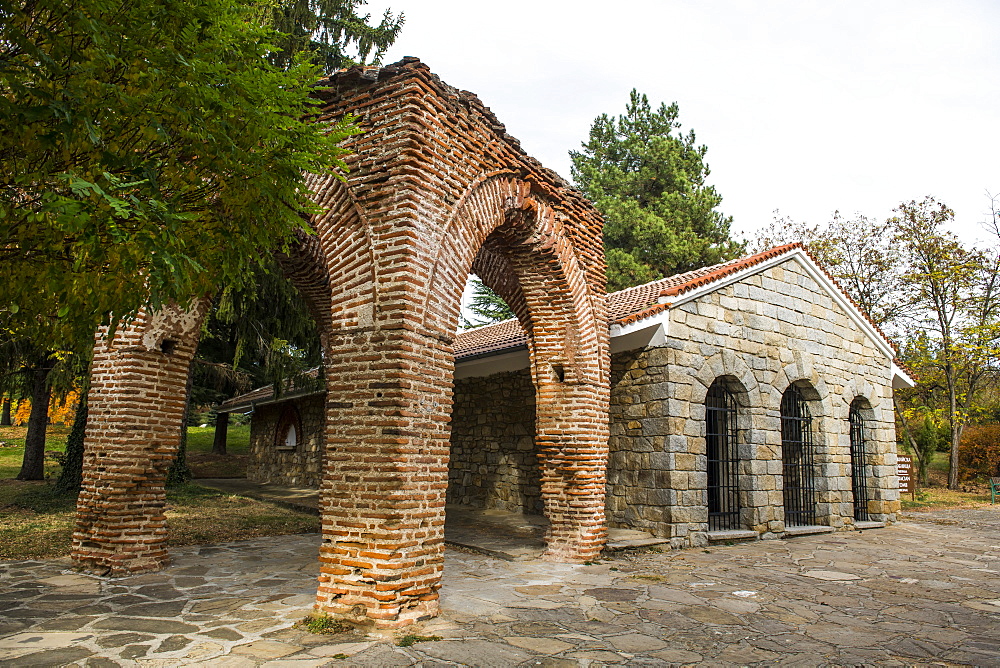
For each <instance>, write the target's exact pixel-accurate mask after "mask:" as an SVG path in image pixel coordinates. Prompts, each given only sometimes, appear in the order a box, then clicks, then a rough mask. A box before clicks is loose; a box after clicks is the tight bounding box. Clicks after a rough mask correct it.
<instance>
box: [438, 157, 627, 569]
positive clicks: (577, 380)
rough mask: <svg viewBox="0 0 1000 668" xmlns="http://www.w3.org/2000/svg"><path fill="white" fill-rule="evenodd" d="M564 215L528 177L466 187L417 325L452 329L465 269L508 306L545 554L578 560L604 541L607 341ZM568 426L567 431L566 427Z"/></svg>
mask: <svg viewBox="0 0 1000 668" xmlns="http://www.w3.org/2000/svg"><path fill="white" fill-rule="evenodd" d="M565 218H566V217H565V216H564V215H563V214H560V213H558V212H557V211H556V210H555V207H554V206H553V202H552V201H550V200H549V198H548V197H547V196H546V194H545V193H544V191H543V190H542V188H541V187H540V186H539V185H538V184H536V183H532V182H531V181H529V180H524V179H520V178H518V177H517V176H516V175H512V174H510V173H503V174H494V175H489V176H487V177H484V178H478V179H476V180H474V182H473V184H472V186H471V187H470V190H469V191H468V192H467V193H465V194H463V196H462V197H461V198H460V199H459V200H458V202H457V205H456V206H455V208H454V209H453V211H452V213H451V215H450V216H449V217H448V220H447V223H446V224H445V225H444V226H443V228H444V234H443V235H442V237H441V238H442V243H441V245H440V246H439V247H438V248H437V249H436V251H437V252H436V255H435V259H434V262H433V269H432V271H431V276H430V280H429V285H428V289H427V291H426V292H427V296H426V298H425V299H424V318H425V321H426V323H427V327H428V328H429V329H430V328H431V327H432V326H437V327H439V328H440V330H441V331H440V333H441V334H442V335H445V336H447V335H448V334H450V333H452V332H454V331H455V329H456V327H457V324H458V309H459V303H460V297H461V294H462V290H463V288H464V285H465V278H466V276H467V275H468V274H469V272H470V270H472V269H474V268H475V269H478V270H479V271H482V272H483V273H482V275H481V277H482V278H483V280H484V281H485V282H486V283H487V285H491V287H494V288H495V289H496V290H497V292H498V294H500V295H501V296H503V297H507V298H509V299H510V300H511V303H512V305H513V306H512V308H514V309H515V312H516V313H517V314H518V318H519V320H520V321H521V323H522V325H523V326H524V329H525V331H526V332H527V335H528V349H529V357H530V360H531V370H532V378H533V382H534V386H535V390H536V396H537V401H536V443H537V445H538V449H539V460H540V461H539V464H540V468H541V492H542V500H543V503H544V506H545V512H546V515H547V516H548V518H549V521H550V527H549V534H548V536H547V545H548V548H547V550H546V557H548V558H551V559H563V558H568V559H588V558H592V557H593V556H595V555H596V551H599V546H600V545H601V544H602V543H603V540H604V511H603V505H604V504H603V495H604V485H605V482H606V480H605V471H604V469H605V465H606V460H607V445H606V438H604V437H603V429H602V428H601V425H602V424H603V422H604V421H605V420H606V417H605V416H606V413H607V409H606V405H607V404H606V398H605V397H603V396H602V391H601V390H600V387H601V383H602V380H603V379H605V378H607V361H606V358H607V344H606V340H605V338H604V337H602V336H601V333H602V331H604V328H603V327H599V326H598V324H597V323H601V322H604V319H605V317H606V316H605V315H604V309H603V306H604V302H603V301H602V300H598V301H596V303H597V304H598V305H599V306H600V307H602V308H601V309H600V310H599V311H597V312H595V309H594V305H595V304H594V300H592V296H593V295H594V294H595V292H597V290H596V289H595V288H599V286H591V285H589V284H588V282H587V276H586V273H585V272H584V271H583V269H582V261H581V258H580V257H579V256H578V252H579V250H578V249H577V248H575V247H574V245H573V243H572V241H571V240H569V239H568V238H567V235H566V234H565V228H566V224H567V220H566V219H565ZM483 251H485V252H483ZM597 294H601V293H600V292H597ZM570 416H572V418H570ZM570 419H572V422H574V423H575V425H576V428H574V429H573V430H572V432H573V433H567V429H566V426H567V424H568V422H569V421H570ZM581 426H582V427H584V429H583V430H580V427H581ZM587 426H590V427H591V429H586V427H587ZM569 488H572V489H573V490H574V491H573V495H572V496H570V495H568V494H567V490H568V489H569Z"/></svg>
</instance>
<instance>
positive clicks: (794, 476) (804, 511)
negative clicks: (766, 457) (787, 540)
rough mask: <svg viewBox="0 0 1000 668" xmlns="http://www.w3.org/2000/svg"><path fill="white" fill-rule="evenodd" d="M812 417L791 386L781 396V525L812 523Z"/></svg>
mask: <svg viewBox="0 0 1000 668" xmlns="http://www.w3.org/2000/svg"><path fill="white" fill-rule="evenodd" d="M815 450H816V448H815V446H814V444H813V433H812V415H811V414H810V412H809V405H808V403H806V400H805V397H803V396H802V391H801V390H800V389H799V388H798V387H796V386H794V385H792V386H791V387H789V388H788V389H787V390H785V393H784V394H783V395H782V396H781V474H782V479H783V481H784V487H783V490H782V493H783V496H784V501H785V524H786V525H788V526H805V525H810V524H815V523H816V483H815V475H816V472H815V464H814V454H815Z"/></svg>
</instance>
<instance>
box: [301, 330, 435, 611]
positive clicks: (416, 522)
mask: <svg viewBox="0 0 1000 668" xmlns="http://www.w3.org/2000/svg"><path fill="white" fill-rule="evenodd" d="M327 360H328V365H329V366H328V371H327V374H326V375H327V379H328V380H327V387H328V390H329V392H328V395H327V427H326V430H327V431H326V434H327V437H326V447H327V450H326V458H325V464H324V466H325V468H324V479H323V488H322V494H321V499H322V500H321V511H322V516H323V543H322V545H321V546H320V576H319V589H318V591H317V595H316V608H317V609H318V610H320V611H324V612H328V613H331V614H334V615H336V616H338V617H341V618H343V619H346V620H348V621H350V622H353V623H355V624H359V625H374V626H376V627H379V628H399V627H403V626H407V625H409V624H412V623H413V622H416V621H419V620H422V619H426V618H429V617H432V616H434V615H436V614H438V590H439V589H440V586H441V572H442V569H443V567H444V504H445V492H446V490H447V485H448V452H449V441H448V435H449V433H448V416H449V414H450V410H451V359H450V348H448V347H447V346H446V345H445V344H444V343H442V341H441V340H440V339H439V338H438V337H434V336H430V335H426V334H417V333H414V332H411V331H407V330H403V329H399V330H388V331H384V330H383V331H374V332H372V331H369V332H364V333H359V334H356V335H352V336H331V337H330V346H329V348H328V355H327Z"/></svg>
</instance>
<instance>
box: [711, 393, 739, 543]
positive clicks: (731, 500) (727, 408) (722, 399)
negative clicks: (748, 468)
mask: <svg viewBox="0 0 1000 668" xmlns="http://www.w3.org/2000/svg"><path fill="white" fill-rule="evenodd" d="M736 419H737V408H736V398H735V396H733V393H732V392H731V391H730V390H729V388H728V387H726V384H725V382H724V381H723V380H722V379H718V380H716V381H715V382H714V383H712V386H711V387H710V388H709V389H708V396H707V397H705V450H706V454H707V456H708V457H707V458H708V530H709V531H720V530H725V529H738V528H739V522H740V497H739V453H738V449H737V445H738V443H737V421H736Z"/></svg>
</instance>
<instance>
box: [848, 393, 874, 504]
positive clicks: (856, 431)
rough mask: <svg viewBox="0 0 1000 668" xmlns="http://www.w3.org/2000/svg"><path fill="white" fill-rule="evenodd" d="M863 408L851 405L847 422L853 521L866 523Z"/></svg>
mask: <svg viewBox="0 0 1000 668" xmlns="http://www.w3.org/2000/svg"><path fill="white" fill-rule="evenodd" d="M862 410H863V408H862V406H861V405H860V404H859V402H858V401H854V402H852V403H851V411H850V413H849V420H850V423H851V491H852V492H853V493H854V519H856V520H859V521H861V522H867V521H868V520H870V519H871V517H870V516H869V515H868V499H869V498H870V497H869V496H868V476H867V475H865V462H866V460H867V459H868V456H867V453H866V445H867V443H866V442H867V440H868V438H867V428H866V427H865V416H864V413H863V412H862Z"/></svg>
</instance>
